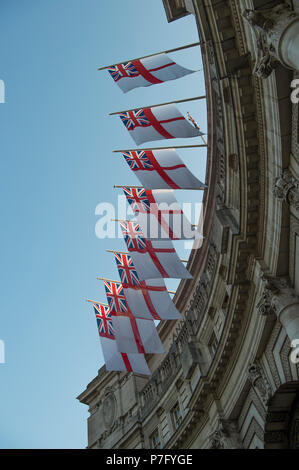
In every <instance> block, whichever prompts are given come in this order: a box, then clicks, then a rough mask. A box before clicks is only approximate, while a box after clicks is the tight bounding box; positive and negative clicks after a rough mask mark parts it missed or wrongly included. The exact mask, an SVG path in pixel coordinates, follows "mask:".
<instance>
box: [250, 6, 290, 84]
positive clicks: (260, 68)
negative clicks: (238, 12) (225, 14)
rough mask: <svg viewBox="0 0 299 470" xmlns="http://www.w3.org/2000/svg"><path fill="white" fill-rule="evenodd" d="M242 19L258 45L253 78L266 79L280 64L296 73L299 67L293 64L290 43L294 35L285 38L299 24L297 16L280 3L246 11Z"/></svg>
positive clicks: (288, 7)
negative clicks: (266, 7)
mask: <svg viewBox="0 0 299 470" xmlns="http://www.w3.org/2000/svg"><path fill="white" fill-rule="evenodd" d="M243 16H244V18H245V19H246V20H247V21H248V23H249V24H250V26H251V27H252V29H253V31H254V34H255V36H256V41H257V51H258V53H257V58H256V63H255V67H254V71H253V73H254V74H256V75H257V76H259V77H261V78H267V77H268V76H269V75H270V74H271V73H272V71H273V70H274V68H275V67H276V66H277V65H278V63H279V62H281V63H282V64H283V65H285V66H286V67H288V68H292V69H295V70H298V67H299V63H298V64H296V63H293V62H294V60H293V59H294V57H295V56H296V53H297V51H294V48H296V45H297V42H294V40H293V32H292V33H291V35H289V37H288V36H286V34H285V33H286V31H287V30H289V31H288V32H290V31H291V30H292V29H293V26H294V23H295V22H297V21H298V20H299V16H298V15H297V14H296V13H295V12H294V11H293V10H292V9H291V7H290V5H288V4H287V3H281V4H279V5H276V6H275V7H274V8H269V9H265V10H250V9H246V10H245V11H244V12H243ZM297 34H298V32H297ZM290 49H291V50H290ZM295 61H296V57H295Z"/></svg>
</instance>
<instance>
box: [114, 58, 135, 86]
mask: <svg viewBox="0 0 299 470" xmlns="http://www.w3.org/2000/svg"><path fill="white" fill-rule="evenodd" d="M108 72H109V73H110V75H111V77H112V78H113V80H114V81H115V82H118V80H120V79H121V78H123V77H137V76H138V75H139V72H138V70H137V69H136V67H135V66H134V64H133V63H132V62H125V63H124V64H119V65H114V66H112V67H109V68H108Z"/></svg>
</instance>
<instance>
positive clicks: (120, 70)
mask: <svg viewBox="0 0 299 470" xmlns="http://www.w3.org/2000/svg"><path fill="white" fill-rule="evenodd" d="M108 72H109V74H110V75H111V77H112V78H113V80H114V81H115V83H117V85H118V86H119V88H120V89H121V90H122V91H123V92H124V93H127V92H128V91H130V90H133V89H134V88H138V87H146V86H150V85H155V84H158V83H163V82H166V81H168V80H175V79H176V78H181V77H184V76H185V75H189V74H191V73H194V72H195V70H189V69H186V68H185V67H182V66H180V65H178V64H177V63H176V62H174V61H173V60H171V59H170V58H169V57H168V56H167V54H165V53H161V54H157V55H154V56H151V57H145V58H143V59H136V60H132V61H129V62H124V63H123V64H117V65H113V66H111V67H108Z"/></svg>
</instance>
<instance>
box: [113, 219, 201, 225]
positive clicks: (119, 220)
mask: <svg viewBox="0 0 299 470" xmlns="http://www.w3.org/2000/svg"><path fill="white" fill-rule="evenodd" d="M110 221H111V222H133V223H134V224H136V223H137V222H136V220H121V219H110ZM191 227H197V224H191Z"/></svg>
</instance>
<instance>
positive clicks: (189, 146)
mask: <svg viewBox="0 0 299 470" xmlns="http://www.w3.org/2000/svg"><path fill="white" fill-rule="evenodd" d="M198 147H207V143H205V144H199V145H173V146H172V147H148V148H142V149H140V148H138V149H123V150H112V152H113V153H118V152H138V151H141V152H142V151H145V150H171V149H190V148H198Z"/></svg>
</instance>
